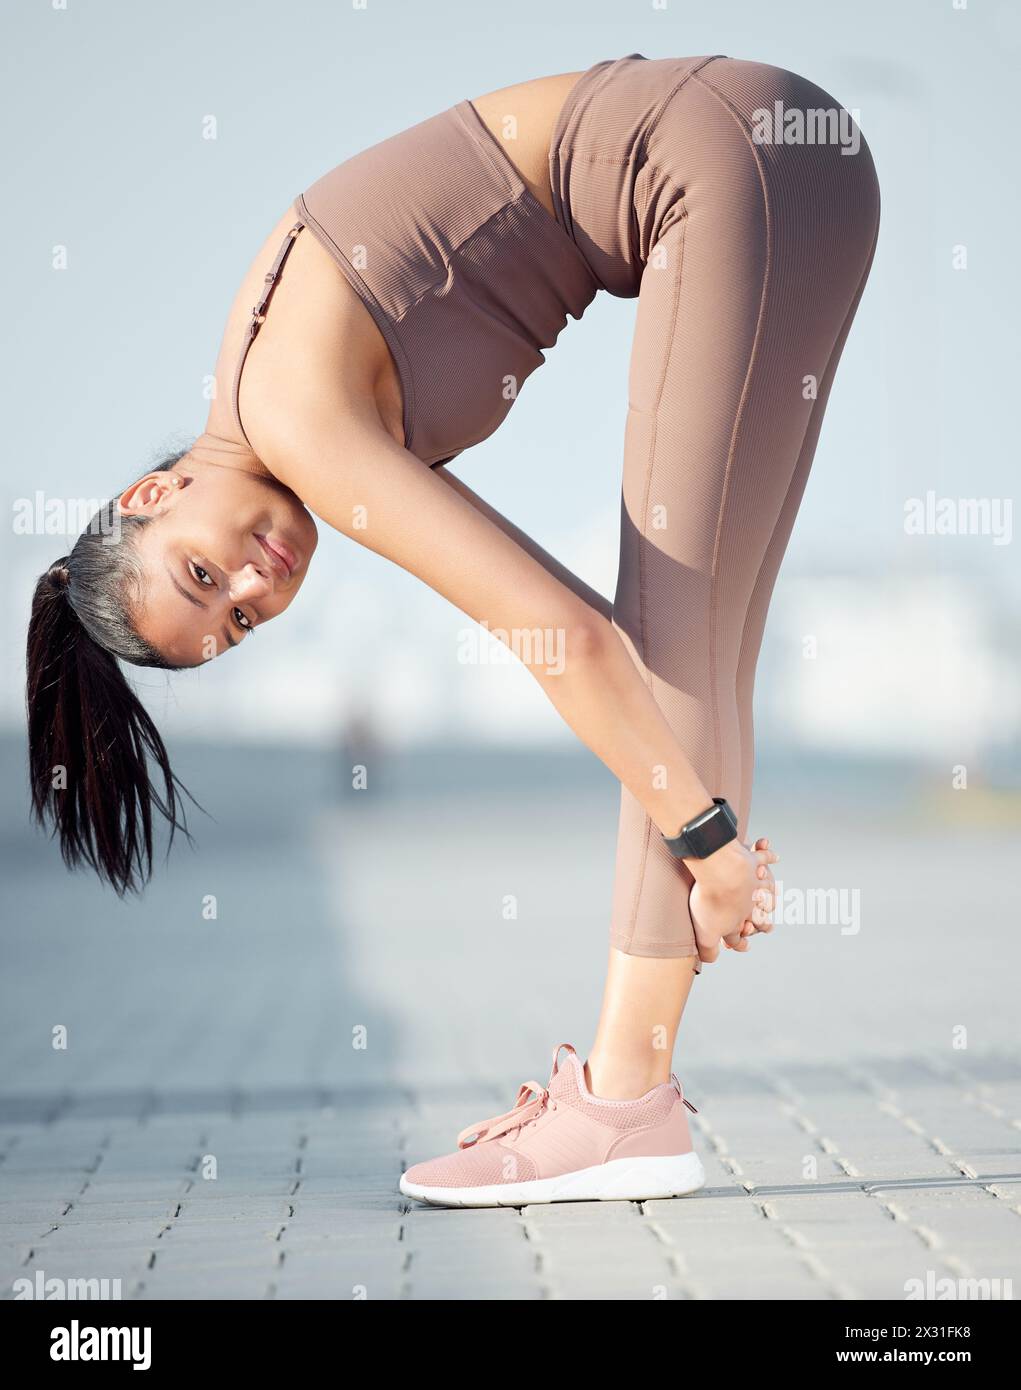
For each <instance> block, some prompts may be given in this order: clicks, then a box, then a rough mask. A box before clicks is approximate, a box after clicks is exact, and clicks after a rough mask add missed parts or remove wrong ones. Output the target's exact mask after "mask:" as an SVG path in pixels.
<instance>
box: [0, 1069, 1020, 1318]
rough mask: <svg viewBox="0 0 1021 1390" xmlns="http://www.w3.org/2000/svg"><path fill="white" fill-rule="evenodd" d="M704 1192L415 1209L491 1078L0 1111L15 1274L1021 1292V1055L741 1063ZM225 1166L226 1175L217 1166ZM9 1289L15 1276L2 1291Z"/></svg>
mask: <svg viewBox="0 0 1021 1390" xmlns="http://www.w3.org/2000/svg"><path fill="white" fill-rule="evenodd" d="M692 1080H693V1081H694V1082H695V1087H696V1089H697V1092H698V1094H699V1098H700V1100H701V1102H702V1107H701V1110H700V1114H699V1116H698V1117H697V1119H696V1122H695V1123H696V1132H697V1136H698V1137H697V1141H696V1142H697V1143H698V1147H699V1148H700V1150H701V1153H702V1155H703V1159H704V1161H705V1163H706V1168H707V1174H708V1185H707V1187H706V1189H705V1190H704V1191H703V1192H702V1193H700V1194H698V1195H695V1196H692V1197H689V1198H683V1199H680V1200H677V1201H674V1202H647V1203H644V1204H642V1205H639V1204H635V1203H606V1204H599V1203H587V1202H586V1203H577V1204H564V1205H560V1206H551V1207H526V1208H524V1209H523V1210H521V1211H517V1210H499V1211H482V1212H463V1211H447V1210H442V1209H432V1208H420V1207H418V1206H413V1207H412V1208H411V1209H409V1206H408V1204H407V1203H405V1202H403V1201H401V1200H400V1199H398V1198H397V1197H395V1195H394V1184H395V1183H396V1180H397V1178H398V1176H399V1174H400V1172H401V1168H402V1164H403V1163H404V1162H405V1161H406V1159H407V1156H408V1155H409V1153H413V1154H416V1155H417V1154H420V1153H424V1152H431V1151H437V1150H439V1149H442V1148H449V1147H451V1136H452V1134H453V1133H454V1131H455V1130H456V1129H457V1128H458V1126H459V1125H460V1124H461V1123H462V1122H463V1121H465V1119H466V1117H468V1116H471V1117H474V1118H477V1117H478V1114H482V1113H486V1112H487V1111H491V1110H495V1109H497V1108H499V1106H500V1105H501V1104H502V1103H505V1102H506V1097H505V1096H500V1095H498V1094H497V1091H496V1088H495V1087H493V1088H488V1089H487V1088H473V1089H467V1088H466V1089H464V1090H462V1091H461V1092H459V1093H457V1094H455V1093H453V1092H451V1093H446V1094H437V1093H435V1092H430V1091H414V1092H410V1093H401V1092H399V1091H396V1090H387V1091H385V1092H382V1093H380V1094H377V1095H376V1097H375V1098H374V1100H373V1102H372V1103H371V1104H369V1105H366V1104H365V1103H364V1102H363V1101H362V1100H361V1099H359V1098H355V1097H352V1096H350V1095H345V1094H344V1093H343V1092H338V1093H335V1094H330V1093H327V1092H312V1091H310V1092H306V1093H304V1094H302V1093H301V1092H299V1091H291V1092H287V1091H284V1092H279V1091H278V1092H272V1091H266V1092H261V1093H260V1092H234V1093H217V1092H215V1091H208V1092H205V1093H203V1092H195V1093H193V1094H191V1095H186V1094H177V1095H172V1094H166V1095H162V1094H160V1093H158V1092H153V1093H149V1094H143V1093H128V1092H124V1093H120V1094H114V1095H108V1096H106V1097H103V1096H96V1097H93V1098H91V1099H86V1098H80V1099H77V1100H76V1099H75V1098H73V1097H71V1098H69V1099H67V1100H66V1101H63V1102H57V1103H56V1104H54V1103H53V1102H52V1100H41V1099H35V1100H34V1099H32V1098H29V1097H25V1098H23V1099H22V1100H21V1101H20V1102H19V1103H17V1104H15V1103H10V1102H9V1103H8V1104H7V1106H6V1107H5V1110H4V1114H3V1124H2V1128H0V1134H2V1142H3V1158H4V1161H3V1169H2V1171H3V1175H4V1185H5V1202H4V1208H3V1210H4V1230H3V1244H2V1247H0V1279H2V1282H3V1285H4V1287H5V1289H7V1290H10V1289H11V1288H12V1287H13V1281H14V1280H15V1279H18V1278H24V1277H26V1276H27V1277H34V1275H35V1271H37V1270H42V1271H45V1275H46V1277H47V1278H54V1277H57V1278H63V1279H75V1278H108V1279H120V1280H121V1281H122V1286H121V1288H122V1295H123V1296H124V1297H125V1298H173V1299H188V1298H207V1299H208V1298H258V1299H262V1298H319V1299H322V1298H333V1299H351V1298H357V1297H368V1298H377V1299H378V1298H383V1299H419V1298H425V1299H465V1298H472V1299H481V1298H513V1299H542V1298H597V1299H655V1298H681V1299H689V1298H691V1299H701V1298H712V1299H728V1298H729V1299H733V1298H738V1299H741V1298H763V1297H769V1298H791V1299H832V1298H845V1299H853V1298H862V1297H877V1298H887V1299H903V1298H904V1297H905V1294H906V1291H907V1290H908V1289H909V1288H910V1287H911V1286H910V1285H909V1284H908V1282H907V1281H910V1280H917V1281H919V1283H918V1287H919V1288H921V1287H924V1286H925V1283H926V1280H927V1278H928V1279H935V1280H939V1279H946V1278H949V1279H953V1280H958V1279H972V1278H975V1279H981V1280H1005V1279H1009V1280H1012V1281H1013V1282H1014V1284H1015V1286H1016V1287H1017V1288H1019V1289H1021V1242H1019V1234H1021V1224H1019V1222H1021V1161H1019V1153H1018V1148H1019V1142H1018V1141H1019V1130H1021V1068H1019V1067H1018V1066H1016V1065H1003V1064H1000V1065H997V1064H995V1063H993V1062H989V1061H987V1062H985V1063H972V1064H969V1065H968V1066H967V1067H961V1068H959V1069H952V1070H951V1069H947V1071H946V1074H944V1073H943V1069H941V1068H934V1067H933V1066H931V1065H929V1064H927V1063H925V1062H922V1061H914V1060H905V1061H901V1062H900V1063H898V1064H896V1065H888V1066H887V1065H883V1064H881V1063H880V1064H875V1063H873V1064H871V1065H869V1066H868V1067H862V1068H859V1067H856V1066H842V1067H821V1068H813V1067H801V1068H799V1067H788V1068H785V1069H784V1070H783V1071H782V1072H774V1073H771V1074H770V1075H769V1076H762V1077H760V1076H757V1075H756V1074H755V1073H754V1072H752V1073H749V1071H748V1070H747V1069H745V1068H742V1069H740V1070H734V1069H730V1068H719V1069H716V1070H710V1069H707V1070H705V1071H704V1072H703V1071H701V1070H700V1071H699V1073H698V1074H697V1076H696V1077H694V1078H692ZM211 1160H212V1161H215V1165H216V1166H215V1176H213V1175H212V1173H213V1170H212V1169H211V1168H210V1166H209V1165H210V1162H211ZM7 1296H8V1297H10V1293H8V1295H7Z"/></svg>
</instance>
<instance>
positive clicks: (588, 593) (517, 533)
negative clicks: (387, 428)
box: [433, 468, 613, 620]
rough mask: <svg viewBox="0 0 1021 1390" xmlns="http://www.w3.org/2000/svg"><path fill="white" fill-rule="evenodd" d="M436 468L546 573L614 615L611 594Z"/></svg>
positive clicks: (598, 609)
mask: <svg viewBox="0 0 1021 1390" xmlns="http://www.w3.org/2000/svg"><path fill="white" fill-rule="evenodd" d="M433 472H434V473H435V474H436V476H437V477H438V478H441V479H442V480H443V482H445V483H446V484H447V486H448V487H452V488H453V489H454V491H455V492H457V493H459V494H460V495H461V496H462V497H464V498H465V499H466V500H467V501H469V502H470V503H471V504H472V506H473V507H474V508H475V509H476V511H480V512H481V513H482V515H483V516H487V517H488V518H489V520H490V521H491V522H492V523H493V525H494V526H499V528H500V530H501V531H502V532H503V533H504V535H505V536H510V538H511V540H513V541H516V542H517V544H518V545H519V546H520V547H521V549H522V550H523V551H525V553H526V554H527V555H531V557H532V559H533V560H538V562H539V564H540V565H542V567H543V569H544V570H545V571H546V572H547V574H551V575H552V576H553V577H554V579H559V581H560V583H561V584H563V585H565V586H566V587H567V588H568V589H570V590H571V592H572V593H573V594H577V595H578V597H579V598H580V599H583V600H584V602H585V603H587V604H588V606H589V607H590V608H594V609H595V610H596V612H597V613H601V614H602V615H603V617H604V618H606V619H607V620H609V619H610V618H612V616H613V604H612V603H611V602H610V600H609V599H608V598H604V597H603V595H602V594H600V593H598V592H597V591H596V590H595V589H593V588H592V587H591V586H590V585H588V584H586V583H585V581H584V579H579V578H578V576H577V575H576V574H574V573H572V572H571V570H569V569H568V568H567V566H566V565H562V564H561V563H560V561H559V560H558V559H556V558H555V556H553V555H551V554H550V553H549V551H548V550H543V548H542V546H541V545H539V544H538V542H536V541H533V540H532V538H531V536H528V535H526V534H525V532H524V531H522V530H521V529H520V527H518V526H515V525H514V523H513V521H508V520H507V518H506V517H505V516H503V515H502V514H501V513H500V512H498V511H497V510H496V508H495V507H491V506H490V505H489V503H488V502H486V501H485V500H484V499H483V498H481V497H480V496H479V495H478V493H477V492H472V490H471V488H470V487H469V486H468V484H467V483H465V482H462V480H461V479H460V478H458V477H456V476H455V475H454V474H453V473H448V472H447V470H446V468H436V469H433Z"/></svg>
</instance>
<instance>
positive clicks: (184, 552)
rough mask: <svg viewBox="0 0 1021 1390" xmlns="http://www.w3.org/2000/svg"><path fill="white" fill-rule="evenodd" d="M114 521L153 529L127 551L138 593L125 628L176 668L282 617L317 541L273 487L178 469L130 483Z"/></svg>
mask: <svg viewBox="0 0 1021 1390" xmlns="http://www.w3.org/2000/svg"><path fill="white" fill-rule="evenodd" d="M118 511H119V512H120V514H121V516H147V517H151V518H152V519H153V522H154V524H153V525H151V526H145V527H143V528H142V529H141V530H140V532H139V534H138V537H137V540H136V541H135V549H136V553H137V555H138V556H139V559H140V560H141V562H142V565H143V568H144V571H145V584H144V586H143V590H142V594H141V596H140V599H139V602H138V605H137V607H136V608H135V609H134V610H133V618H134V620H135V624H136V627H137V630H138V632H139V635H140V636H142V637H144V638H145V639H146V641H148V642H150V643H151V644H152V645H153V646H154V647H155V648H156V649H157V650H158V651H159V652H160V653H161V655H162V656H164V657H165V658H166V659H167V660H168V661H169V662H171V663H172V664H173V665H175V666H197V665H200V664H201V663H202V662H204V661H209V660H211V659H212V658H213V657H215V656H219V655H220V653H221V652H224V651H226V650H227V649H228V648H230V647H236V646H238V645H239V644H240V643H241V642H243V641H247V640H248V639H247V635H248V633H249V632H250V631H251V630H252V629H253V628H257V627H260V626H261V625H262V624H263V623H267V622H269V620H270V619H271V618H275V617H276V616H277V615H278V614H279V613H282V612H283V611H284V609H285V608H286V607H287V606H288V604H289V603H290V602H291V600H292V599H293V598H294V595H295V594H296V593H297V592H298V590H299V589H300V587H301V584H302V581H303V580H304V578H305V575H306V573H307V572H308V565H309V561H310V560H311V558H312V554H313V552H314V550H315V548H316V544H317V543H318V539H319V537H318V534H317V532H316V527H315V522H314V521H313V520H312V517H311V516H310V515H309V513H308V512H307V511H306V509H305V508H304V507H303V506H302V504H301V502H300V501H299V500H298V498H297V497H295V495H294V493H293V492H291V491H290V489H289V488H286V487H284V486H283V485H282V484H281V483H278V482H276V481H275V480H274V479H272V478H269V477H262V476H259V475H256V474H253V473H248V472H245V471H243V470H241V469H236V468H229V467H222V466H218V465H215V464H207V463H203V464H196V465H194V466H190V465H189V464H188V462H187V460H185V461H184V462H183V463H181V464H178V465H177V466H176V469H171V470H168V471H167V472H163V473H148V474H146V476H145V477H144V478H140V479H139V481H138V482H137V483H132V485H131V487H129V488H128V489H127V490H126V491H125V492H124V493H122V494H121V497H120V500H119V505H118Z"/></svg>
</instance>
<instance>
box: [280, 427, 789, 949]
mask: <svg viewBox="0 0 1021 1390" xmlns="http://www.w3.org/2000/svg"><path fill="white" fill-rule="evenodd" d="M294 405H295V403H294V402H291V409H289V410H288V411H287V412H286V418H285V417H283V416H281V417H280V418H278V420H277V421H276V422H275V423H274V424H272V425H270V426H265V425H264V426H263V427H262V428H261V429H260V438H259V440H257V441H256V447H257V448H258V449H259V451H260V456H261V457H262V458H263V459H264V461H265V463H266V465H267V467H269V468H270V469H271V471H272V472H273V473H274V475H275V476H276V477H277V478H279V479H280V481H281V482H283V483H285V484H286V485H287V486H288V487H290V488H291V489H292V490H293V491H294V492H295V493H297V495H298V496H299V497H300V498H301V499H302V501H303V502H304V503H305V504H306V506H308V507H309V508H310V509H311V510H312V511H313V512H314V513H315V514H316V515H318V516H319V517H321V518H322V519H323V520H324V521H325V522H327V523H328V524H329V525H330V526H332V527H334V528H335V529H336V530H338V531H341V532H343V534H344V535H346V536H350V537H351V539H352V540H357V541H359V542H360V543H361V544H362V545H364V546H366V547H367V548H368V549H370V550H373V551H375V552H376V553H377V554H379V555H384V556H385V557H386V558H387V559H389V560H392V561H393V562H394V563H395V564H397V565H400V566H401V568H402V569H405V570H407V571H408V572H409V573H411V574H414V575H416V576H417V577H418V578H419V579H421V580H422V581H423V582H424V583H426V584H428V585H429V587H430V588H432V589H434V590H435V591H436V592H437V593H438V594H442V595H443V597H444V598H446V599H448V600H449V601H450V602H451V603H453V604H454V605H455V606H456V607H457V608H459V609H461V611H462V612H464V613H466V614H467V615H468V616H469V617H470V618H472V619H474V620H475V621H476V622H478V623H482V624H485V626H486V627H488V628H489V629H490V631H492V632H493V633H494V634H497V635H498V634H501V633H505V634H508V637H509V645H511V647H512V649H513V650H515V652H516V654H517V655H518V656H519V658H520V659H521V660H522V661H523V663H524V664H525V665H526V666H527V667H528V668H529V670H530V671H531V673H532V675H533V676H534V677H535V679H536V680H537V681H538V682H539V684H540V685H541V686H542V688H543V690H544V691H545V693H546V695H547V696H548V698H549V699H550V701H551V702H552V704H553V705H554V707H555V708H556V709H557V711H558V712H559V714H560V715H561V717H562V718H563V719H564V721H565V722H566V723H567V724H568V726H569V727H570V728H571V729H572V730H573V731H574V732H575V734H577V736H578V737H579V738H580V739H581V740H582V742H583V743H585V744H586V745H587V746H588V747H589V748H590V749H591V750H592V752H593V753H595V754H596V756H597V757H598V758H600V759H601V760H602V761H603V762H604V763H605V764H606V766H607V767H608V768H609V769H610V770H611V771H612V772H613V773H614V775H615V776H616V777H617V778H618V779H619V780H620V781H621V782H622V783H623V784H624V786H626V787H627V788H628V790H629V791H631V792H632V793H633V795H634V796H635V797H636V798H637V800H638V801H639V802H640V803H641V805H642V806H644V807H645V809H646V811H647V812H648V814H649V816H650V818H651V819H652V820H653V822H654V823H655V824H656V825H657V826H658V827H659V829H660V830H661V831H663V832H664V833H667V834H670V835H674V834H676V833H677V831H678V830H679V828H680V827H681V826H682V825H683V824H684V823H685V822H686V821H688V820H690V819H692V818H693V817H694V816H696V815H698V814H699V813H700V812H702V811H703V810H705V808H706V807H707V806H708V805H709V804H710V802H711V795H710V791H709V789H708V788H706V787H705V786H704V785H703V783H702V781H701V779H700V778H699V777H698V775H697V774H696V772H695V770H694V768H693V767H692V766H691V764H690V762H689V761H688V759H687V757H686V756H685V754H684V752H683V750H682V749H681V747H680V745H679V744H678V743H677V740H676V738H675V737H674V735H673V732H672V731H671V729H670V727H669V725H668V724H667V722H666V720H665V718H664V716H663V715H662V713H661V712H660V709H659V707H658V706H657V704H656V702H655V700H654V699H653V697H652V695H651V694H650V692H649V690H648V689H647V687H646V685H645V683H644V681H643V680H642V677H641V674H640V673H639V671H638V668H637V667H636V665H635V663H634V662H633V660H632V659H631V656H630V654H629V653H628V651H627V649H626V648H625V646H624V644H623V642H622V641H621V640H620V638H619V636H618V635H617V633H616V631H615V629H614V628H613V626H612V624H611V623H610V622H609V621H608V619H607V618H606V617H604V616H603V614H602V613H600V612H597V611H596V609H595V608H594V607H593V606H592V605H591V604H590V603H589V602H587V601H586V600H585V599H584V598H583V597H581V596H579V594H578V593H576V592H574V591H573V590H572V589H571V588H570V587H568V586H567V585H566V584H564V583H562V582H561V580H560V579H558V578H557V577H556V576H555V575H553V574H551V573H550V572H549V570H548V569H547V568H546V567H545V566H544V565H543V564H541V563H540V562H539V560H538V559H536V558H535V557H534V556H533V555H532V554H530V553H528V551H526V550H525V549H524V548H523V547H522V546H521V545H520V544H518V542H517V541H516V540H515V539H514V538H513V537H512V536H511V535H509V534H507V532H506V531H504V530H503V529H501V527H500V526H498V525H497V524H496V523H495V522H494V521H493V520H491V519H490V517H489V516H487V515H486V514H485V513H484V512H483V511H482V510H480V509H479V508H478V507H476V506H474V505H473V504H472V503H471V502H470V501H468V500H467V498H466V497H464V496H463V495H462V493H461V492H460V491H459V490H458V489H457V488H454V487H452V486H451V485H450V484H449V482H447V481H444V480H443V479H441V478H439V477H437V476H436V474H435V473H434V472H432V470H430V469H429V468H427V467H426V466H425V465H423V464H422V463H421V461H420V460H418V459H416V458H415V457H414V456H413V455H412V454H410V453H409V452H408V451H407V450H405V449H403V448H402V447H401V446H400V445H399V444H397V443H396V441H395V440H394V439H392V438H391V436H390V435H389V434H387V433H386V431H385V430H384V429H383V428H382V426H381V425H380V424H379V422H378V420H376V419H375V418H374V417H373V414H372V411H371V408H370V407H368V406H367V407H366V411H365V414H364V416H359V417H358V418H353V416H352V413H351V410H350V408H349V409H348V410H346V411H345V413H344V425H343V430H338V427H337V417H336V413H335V412H334V411H332V410H331V409H330V406H329V404H328V403H324V402H323V401H322V400H319V401H316V400H314V399H312V400H309V401H308V402H306V403H305V405H306V406H307V408H306V409H303V410H301V411H300V412H299V411H297V410H295V409H294ZM299 422H300V423H299ZM269 436H272V437H269ZM551 650H553V651H556V652H557V653H558V654H559V659H558V660H555V661H551V660H550V652H551ZM734 844H735V845H737V842H734ZM727 849H730V847H729V846H728V847H727ZM738 849H739V850H740V851H741V853H738V852H736V851H735V852H732V853H730V854H727V853H726V852H725V851H719V852H718V853H717V854H715V855H712V856H710V858H709V859H706V860H702V861H699V860H691V861H685V862H686V863H687V864H688V866H689V868H690V869H691V872H692V874H693V876H694V877H696V878H697V879H699V880H700V881H702V880H703V879H704V880H705V887H706V892H707V893H711V894H712V895H713V896H714V897H715V896H716V895H717V894H719V895H722V896H724V897H725V898H726V907H725V912H724V916H726V915H727V914H729V912H730V907H731V906H732V907H733V915H732V916H731V917H730V921H731V922H732V924H733V925H732V926H731V927H730V928H729V930H731V931H737V930H738V929H739V928H740V926H741V923H742V922H743V921H744V920H745V919H749V920H752V921H754V920H755V916H754V914H753V905H752V893H753V891H754V890H755V888H760V887H762V884H761V883H757V882H755V880H754V872H755V865H754V864H750V863H749V859H748V854H749V852H748V851H747V850H746V849H744V847H740V846H739V847H738ZM714 861H715V862H714ZM765 862H766V860H765V859H759V860H757V861H756V863H765ZM749 874H751V878H749ZM731 900H732V901H731ZM760 920H762V919H761V916H760ZM720 934H721V935H724V934H726V933H725V932H724V931H721V932H720Z"/></svg>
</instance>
